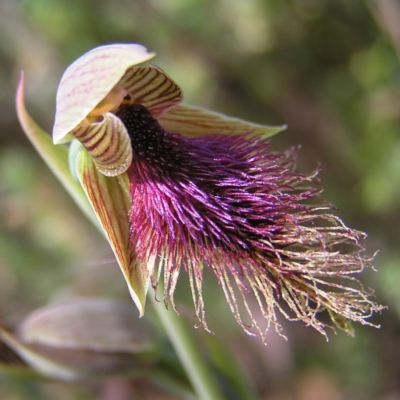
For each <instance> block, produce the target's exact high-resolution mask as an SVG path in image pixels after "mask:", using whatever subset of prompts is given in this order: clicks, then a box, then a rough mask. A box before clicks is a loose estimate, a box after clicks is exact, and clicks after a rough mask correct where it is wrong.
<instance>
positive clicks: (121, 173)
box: [53, 44, 380, 337]
mask: <svg viewBox="0 0 400 400" xmlns="http://www.w3.org/2000/svg"><path fill="white" fill-rule="evenodd" d="M152 57H153V54H151V53H148V52H147V51H146V49H145V48H144V47H142V46H139V45H129V44H115V45H108V46H102V47H98V48H96V49H94V50H92V51H90V52H88V53H86V54H85V55H83V56H82V57H81V58H79V59H78V60H77V61H76V62H74V63H73V64H72V65H71V66H70V67H69V68H68V69H67V70H66V72H65V73H64V75H63V77H62V80H61V83H60V86H59V89H58V94H57V113H56V121H55V126H54V131H53V140H54V143H55V144H59V143H65V142H67V141H70V140H73V139H77V141H79V142H80V144H77V142H76V140H74V145H73V146H71V149H73V150H72V152H73V153H74V157H73V160H74V163H73V169H75V171H74V173H76V175H77V177H78V179H79V181H80V183H81V185H82V187H83V189H84V191H85V193H86V195H87V197H88V199H89V201H90V203H91V205H92V207H93V210H94V212H95V214H96V215H97V217H98V219H99V221H100V223H101V225H102V227H103V229H104V231H105V233H106V236H107V238H108V240H109V242H110V245H111V247H112V248H113V250H114V253H115V255H116V258H117V261H118V263H119V265H120V267H121V269H122V271H123V273H124V276H125V279H126V281H127V283H128V287H129V290H130V293H131V295H132V298H133V300H134V301H135V303H136V305H137V306H138V309H139V312H140V314H141V315H143V312H144V306H145V298H146V294H147V289H148V286H149V284H151V285H152V286H153V287H154V288H156V287H157V285H158V283H159V281H160V279H161V275H162V274H163V282H164V301H165V303H166V304H167V303H168V301H170V302H171V304H172V306H173V308H174V309H176V307H175V304H174V292H175V288H176V285H177V282H178V277H179V275H180V272H181V271H182V270H184V271H185V272H186V273H187V274H188V277H189V282H190V287H191V291H192V295H193V301H194V306H195V311H196V315H197V317H198V319H199V322H200V325H201V326H203V327H204V328H205V329H208V328H207V324H206V318H205V306H204V301H203V296H202V285H203V270H204V268H210V269H211V270H212V271H213V272H214V274H215V276H216V278H217V280H218V283H219V285H220V286H221V288H222V290H223V292H224V294H225V297H226V299H227V302H228V304H229V307H230V309H231V310H232V313H233V315H234V316H235V318H236V320H237V321H238V323H239V324H240V325H241V326H242V327H243V329H244V330H245V331H246V332H248V333H249V334H254V333H255V332H257V331H258V332H259V334H260V335H261V336H262V337H265V332H266V330H267V329H268V327H269V326H270V325H271V324H272V325H274V326H275V328H276V329H277V330H278V331H280V325H279V322H278V320H277V315H276V311H277V310H279V312H280V313H281V314H283V315H284V316H285V317H286V318H288V319H291V320H300V321H303V322H304V323H305V324H307V325H311V326H312V327H314V328H315V329H317V330H318V331H319V332H321V333H323V334H326V328H327V326H329V325H327V323H326V322H323V321H325V320H326V319H324V317H322V314H321V312H322V311H324V310H326V311H327V312H328V313H329V316H330V318H331V320H332V321H333V323H334V325H336V326H337V327H339V328H341V329H344V330H345V331H347V332H348V333H350V334H351V333H352V330H351V326H350V324H349V322H350V321H356V322H361V323H362V324H370V323H369V322H368V321H366V319H367V318H368V317H370V316H371V314H372V313H373V312H374V311H379V310H380V306H378V305H377V304H375V303H374V302H373V301H371V300H370V299H369V295H370V293H367V292H365V291H364V290H363V288H362V286H361V284H360V283H359V282H358V281H357V280H356V279H355V278H354V277H353V274H355V273H359V272H361V271H362V270H363V269H364V267H368V266H371V259H370V258H368V257H365V256H364V255H363V254H362V253H361V251H362V250H363V248H362V245H361V244H360V241H361V240H362V239H363V236H364V235H363V233H361V232H358V231H355V230H353V229H350V228H347V227H346V226H345V225H344V224H343V223H342V221H341V220H340V219H339V218H338V217H336V216H334V215H332V214H331V213H330V209H329V207H327V206H324V205H315V203H316V201H315V199H318V198H319V194H320V192H321V190H322V189H321V186H320V184H319V182H318V179H317V177H316V175H317V173H315V174H311V175H305V174H302V173H300V172H298V171H297V170H296V169H295V158H296V151H295V150H293V149H291V150H288V151H286V152H283V153H277V152H273V151H272V150H271V148H270V142H269V141H268V137H269V136H271V135H273V134H275V133H277V132H278V131H280V130H282V129H283V128H284V127H268V126H262V125H257V124H253V123H249V122H246V121H242V120H239V119H235V118H230V117H227V116H224V115H221V114H217V113H214V112H210V111H207V110H205V109H201V108H196V107H191V106H187V105H185V104H182V98H183V96H182V92H181V89H180V88H179V87H178V85H177V84H176V83H175V82H174V81H173V80H172V79H171V78H169V77H168V76H167V75H166V74H165V73H164V72H163V71H162V70H160V69H159V68H157V67H155V66H152V65H138V64H141V63H143V62H146V61H148V60H149V59H150V58H152ZM346 279H347V280H350V283H351V284H350V285H349V286H346V285H345V283H346ZM254 306H257V308H259V309H260V310H261V314H262V316H263V317H264V318H265V320H266V323H265V324H260V321H259V318H258V314H259V313H258V312H257V313H255V312H254V311H253V310H254V309H253V308H254ZM243 312H245V313H247V317H246V319H242V316H241V315H242V314H243Z"/></svg>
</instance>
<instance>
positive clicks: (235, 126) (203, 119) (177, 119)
mask: <svg viewBox="0 0 400 400" xmlns="http://www.w3.org/2000/svg"><path fill="white" fill-rule="evenodd" d="M158 122H159V123H160V124H161V125H162V126H163V127H164V128H165V129H167V130H169V131H171V132H175V133H179V134H181V135H184V136H188V137H196V136H204V135H208V134H220V135H238V134H241V133H248V137H253V136H258V135H260V136H262V137H263V138H268V137H270V136H272V135H275V134H276V133H278V132H280V131H282V130H284V129H285V128H286V125H282V126H268V125H259V124H254V123H252V122H248V121H244V120H242V119H238V118H232V117H228V116H226V115H224V114H220V113H216V112H213V111H209V110H207V109H205V108H200V107H193V106H188V105H186V104H181V105H178V106H176V107H174V108H172V109H171V110H169V111H168V112H167V113H165V114H163V115H161V116H160V117H159V118H158Z"/></svg>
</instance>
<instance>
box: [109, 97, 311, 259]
mask: <svg viewBox="0 0 400 400" xmlns="http://www.w3.org/2000/svg"><path fill="white" fill-rule="evenodd" d="M117 116H118V117H119V118H120V119H121V120H122V122H123V123H124V125H125V127H126V128H127V131H128V133H129V136H130V138H131V143H132V149H133V161H132V165H131V167H130V168H129V170H128V171H127V172H128V175H129V178H130V182H131V197H132V210H131V216H130V217H131V219H130V223H131V233H132V237H133V239H132V240H135V245H136V248H137V249H138V253H139V257H140V255H142V256H143V258H146V257H149V256H150V255H154V256H159V255H160V254H165V255H166V256H167V254H166V253H168V257H170V258H171V259H173V258H174V254H175V255H176V254H177V252H178V253H180V254H184V253H185V252H186V251H187V249H191V250H190V252H192V251H194V252H196V254H195V255H193V254H192V255H191V257H192V258H193V257H195V258H199V259H203V260H204V261H205V262H206V263H208V264H210V263H212V262H213V260H212V258H213V257H214V256H215V255H212V252H215V251H216V250H219V251H222V253H224V254H225V256H228V254H230V256H229V257H233V258H234V259H237V260H239V259H240V258H242V257H244V256H245V255H247V257H248V256H250V257H252V256H253V255H254V253H258V254H259V255H260V254H264V256H266V257H269V256H270V255H271V252H274V251H275V250H276V248H277V247H280V245H279V244H277V243H273V242H275V241H276V240H279V235H280V233H281V232H282V229H284V226H285V225H287V224H288V223H290V217H289V218H288V214H287V212H288V211H289V212H290V210H291V209H292V210H293V211H296V210H297V211H298V210H299V209H301V206H299V204H298V201H299V200H303V199H304V198H307V197H312V195H314V194H315V193H314V192H313V193H311V192H303V193H295V192H293V189H292V188H291V187H290V185H291V183H294V182H295V181H296V179H297V177H298V175H297V174H296V173H295V172H294V171H293V169H292V168H291V164H292V161H293V160H292V158H293V154H292V153H284V154H275V153H271V152H270V151H269V143H268V142H266V141H264V140H261V139H251V140H248V139H247V138H246V135H232V136H224V135H208V136H204V137H199V138H187V137H184V136H182V135H179V134H175V133H171V132H168V131H166V130H165V129H164V128H163V127H162V126H161V125H160V124H159V123H158V122H157V120H155V119H154V118H153V117H152V116H151V114H150V112H149V111H148V110H147V109H146V108H145V107H144V106H142V105H123V106H121V107H120V109H119V111H118V113H117ZM282 182H284V184H283V183H282ZM290 191H292V193H289V192H290ZM294 240H297V238H296V239H294ZM286 245H290V241H289V242H287V243H286ZM195 249H197V250H195ZM188 256H189V254H188ZM217 257H218V255H217ZM184 258H185V257H184Z"/></svg>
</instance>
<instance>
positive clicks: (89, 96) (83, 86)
mask: <svg viewBox="0 0 400 400" xmlns="http://www.w3.org/2000/svg"><path fill="white" fill-rule="evenodd" d="M152 57H154V54H153V53H149V52H147V50H146V48H144V47H143V46H140V45H137V44H112V45H107V46H100V47H97V48H95V49H93V50H91V51H89V52H88V53H86V54H84V55H83V56H82V57H80V58H78V60H76V61H75V62H74V63H73V64H71V65H70V66H69V67H68V69H67V70H66V71H65V73H64V75H63V76H62V78H61V82H60V85H59V87H58V91H57V111H56V118H55V123H54V129H53V141H54V143H55V144H59V143H65V142H67V141H69V140H71V138H70V137H69V136H68V133H69V132H70V131H71V130H72V129H74V128H75V127H76V126H77V125H78V124H79V123H80V122H81V121H83V120H84V119H85V117H86V116H87V115H88V114H89V113H90V112H91V111H92V110H93V109H94V108H95V107H96V105H97V104H98V103H100V102H101V101H102V100H103V99H104V98H105V97H106V95H107V94H108V93H109V92H110V91H111V90H112V88H113V87H114V86H115V85H116V84H117V82H118V81H119V80H120V79H121V77H122V76H123V75H124V73H125V71H126V70H127V69H128V68H129V67H131V66H132V65H136V64H140V63H142V62H145V61H147V60H149V59H151V58H152Z"/></svg>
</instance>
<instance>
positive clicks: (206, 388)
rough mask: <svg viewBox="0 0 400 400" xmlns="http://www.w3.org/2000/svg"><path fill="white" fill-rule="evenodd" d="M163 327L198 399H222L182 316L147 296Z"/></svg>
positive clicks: (152, 297) (222, 396) (153, 297)
mask: <svg viewBox="0 0 400 400" xmlns="http://www.w3.org/2000/svg"><path fill="white" fill-rule="evenodd" d="M149 298H150V299H151V301H152V303H153V306H154V309H155V311H156V313H157V315H158V318H159V319H160V321H161V323H162V324H163V326H164V329H165V331H166V333H167V335H168V337H169V339H170V341H171V343H172V345H173V346H174V348H175V351H176V353H177V355H178V357H179V359H180V361H181V363H182V365H183V367H184V369H185V371H186V373H187V374H188V377H189V379H190V381H191V383H192V385H193V388H194V390H195V392H196V394H197V397H198V399H199V400H200V399H201V400H223V399H224V398H225V397H224V395H223V394H222V392H221V390H220V388H219V387H218V385H217V382H216V380H215V378H214V377H213V376H212V374H211V372H210V369H209V367H208V366H207V364H206V362H205V361H204V358H203V357H202V355H201V353H200V351H199V348H198V345H197V344H196V342H195V341H194V339H193V337H192V335H191V333H190V331H189V329H188V327H187V326H186V324H185V322H184V320H183V318H182V317H179V316H178V315H177V314H176V313H175V312H172V311H171V310H167V309H166V307H165V305H164V303H162V302H161V303H159V302H157V300H156V299H155V296H149Z"/></svg>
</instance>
